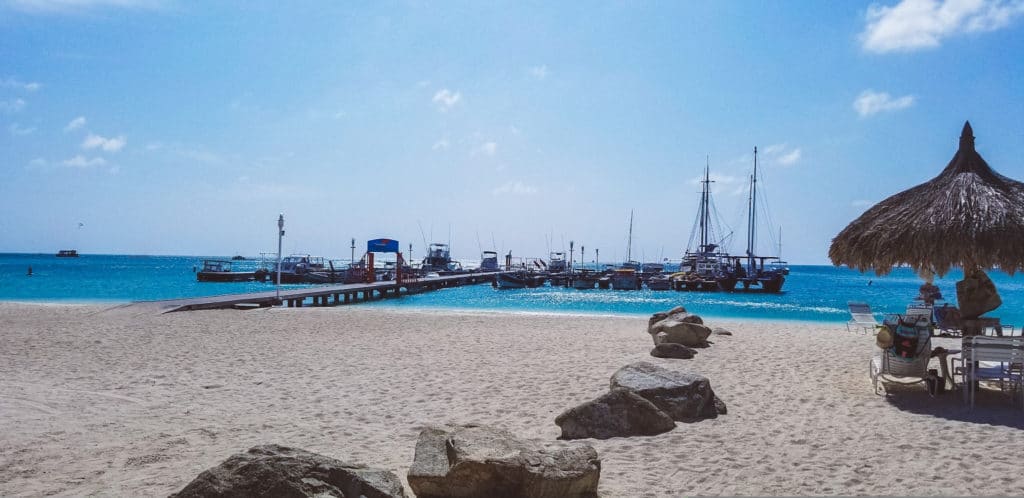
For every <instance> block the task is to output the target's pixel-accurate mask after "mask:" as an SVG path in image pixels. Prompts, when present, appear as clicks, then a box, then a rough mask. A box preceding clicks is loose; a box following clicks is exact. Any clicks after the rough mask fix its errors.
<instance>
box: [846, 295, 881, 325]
mask: <svg viewBox="0 0 1024 498" xmlns="http://www.w3.org/2000/svg"><path fill="white" fill-rule="evenodd" d="M846 306H847V307H848V308H849V309H850V321H848V322H846V330H849V331H853V329H859V330H860V331H862V332H865V333H871V332H874V331H875V328H877V327H878V326H879V325H881V324H880V323H878V320H876V319H875V314H874V313H872V312H871V305H869V304H868V303H865V302H861V301H849V302H847V303H846Z"/></svg>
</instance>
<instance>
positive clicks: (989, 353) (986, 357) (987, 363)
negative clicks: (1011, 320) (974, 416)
mask: <svg viewBox="0 0 1024 498" xmlns="http://www.w3.org/2000/svg"><path fill="white" fill-rule="evenodd" d="M964 348H965V349H964V352H963V357H962V358H963V363H964V364H963V366H962V367H961V368H960V370H961V372H962V373H963V376H964V378H963V383H962V385H963V386H964V402H968V401H969V402H970V404H971V408H974V397H975V393H976V392H977V387H978V386H977V383H978V381H982V380H988V381H997V382H999V386H1000V388H1001V389H1004V390H1005V389H1006V386H1007V385H1010V386H1011V387H1012V388H1013V391H1014V392H1015V393H1020V394H1021V395H1022V399H1021V402H1022V407H1024V385H1022V382H1024V375H1022V373H1024V372H1022V369H1024V338H1021V337H987V336H973V337H968V338H966V339H964Z"/></svg>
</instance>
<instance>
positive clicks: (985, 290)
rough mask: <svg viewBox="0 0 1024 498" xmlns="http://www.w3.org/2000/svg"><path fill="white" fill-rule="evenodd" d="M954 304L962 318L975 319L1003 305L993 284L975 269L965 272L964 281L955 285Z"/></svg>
mask: <svg viewBox="0 0 1024 498" xmlns="http://www.w3.org/2000/svg"><path fill="white" fill-rule="evenodd" d="M956 302H957V304H958V305H959V306H960V316H961V317H963V318H977V317H979V316H981V315H982V314H983V313H987V312H989V311H992V310H994V309H996V308H998V307H999V306H1000V305H1001V304H1003V300H1002V299H1001V298H1000V297H999V293H998V292H996V286H995V284H993V283H992V280H991V279H990V278H988V275H986V274H985V272H984V271H982V270H980V269H977V268H974V269H969V270H965V271H964V279H963V280H961V281H959V282H957V283H956Z"/></svg>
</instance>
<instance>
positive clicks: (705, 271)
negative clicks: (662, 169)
mask: <svg viewBox="0 0 1024 498" xmlns="http://www.w3.org/2000/svg"><path fill="white" fill-rule="evenodd" d="M701 185H702V187H701V195H700V209H699V210H698V211H697V223H696V226H695V229H694V231H693V232H691V233H690V243H691V244H692V243H693V241H694V240H693V239H694V237H695V236H698V240H697V242H698V245H697V250H696V251H691V250H690V249H689V248H687V250H686V252H685V253H684V254H683V261H682V263H681V264H680V265H679V272H677V273H674V274H672V277H671V279H672V287H673V288H674V289H675V290H689V291H698V290H699V291H718V290H724V291H731V290H733V289H734V288H735V287H736V275H735V273H734V271H733V269H732V268H731V267H730V266H729V258H730V256H729V254H728V253H726V252H724V251H721V250H720V246H721V242H722V239H723V238H725V237H724V236H722V234H721V233H720V232H721V230H720V229H719V230H716V227H717V225H718V221H717V217H716V216H712V214H713V213H712V205H711V188H710V185H711V175H710V168H709V167H708V166H707V165H705V166H704V179H703V180H701ZM716 231H717V232H719V233H717V234H716Z"/></svg>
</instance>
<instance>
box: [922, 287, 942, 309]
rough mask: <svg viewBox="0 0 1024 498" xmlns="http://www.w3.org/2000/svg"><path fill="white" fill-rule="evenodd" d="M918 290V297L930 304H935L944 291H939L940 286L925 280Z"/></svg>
mask: <svg viewBox="0 0 1024 498" xmlns="http://www.w3.org/2000/svg"><path fill="white" fill-rule="evenodd" d="M918 292H919V294H918V296H917V299H920V300H921V301H924V304H927V305H929V306H931V305H933V304H935V301H936V300H937V299H942V292H940V291H939V286H937V285H935V284H933V283H931V282H925V283H924V284H922V285H921V288H920V289H918Z"/></svg>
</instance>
